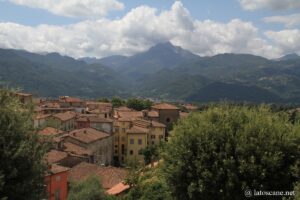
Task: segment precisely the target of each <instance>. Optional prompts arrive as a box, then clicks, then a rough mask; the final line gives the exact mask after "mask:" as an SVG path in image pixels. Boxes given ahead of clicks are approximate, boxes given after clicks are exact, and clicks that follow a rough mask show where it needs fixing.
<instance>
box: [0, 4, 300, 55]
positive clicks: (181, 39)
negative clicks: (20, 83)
mask: <svg viewBox="0 0 300 200" xmlns="http://www.w3.org/2000/svg"><path fill="white" fill-rule="evenodd" d="M166 41H171V42H172V43H173V44H175V45H178V46H182V47H183V48H185V49H189V50H191V51H192V52H194V53H196V54H199V55H202V56H204V55H215V54H219V53H252V54H256V55H261V56H266V57H272V58H274V57H278V56H279V55H281V54H282V50H281V49H280V48H278V47H277V46H273V45H271V44H269V42H268V41H266V40H264V39H262V38H261V37H260V35H259V31H258V29H257V28H256V27H255V26H254V25H253V24H252V23H250V22H244V21H242V20H239V19H234V20H231V21H230V22H228V23H219V22H215V21H211V20H205V21H200V20H196V19H194V18H192V16H191V15H190V13H189V11H188V10H187V9H186V8H185V7H184V6H183V5H182V3H181V2H178V1H177V2H175V3H174V4H173V6H172V7H171V9H170V10H165V11H162V12H159V11H158V10H157V9H155V8H152V7H148V6H140V7H137V8H135V9H133V10H131V11H130V12H128V13H127V14H126V15H125V16H124V17H122V18H120V19H115V20H109V19H105V18H101V19H99V20H86V21H82V22H79V23H76V24H71V25H67V26H50V25H39V26H36V27H30V26H24V25H20V24H15V23H0V47H2V48H3V47H4V48H17V49H25V50H28V51H33V52H45V51H47V52H59V53H61V54H64V55H70V56H74V57H77V58H78V57H84V56H95V57H104V56H108V55H116V54H121V55H132V54H135V53H137V52H141V51H144V50H146V49H148V48H149V47H151V46H153V45H155V44H157V43H160V42H166ZM298 43H299V42H298ZM279 46H280V45H279Z"/></svg>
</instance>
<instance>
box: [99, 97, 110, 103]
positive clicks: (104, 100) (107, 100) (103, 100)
mask: <svg viewBox="0 0 300 200" xmlns="http://www.w3.org/2000/svg"><path fill="white" fill-rule="evenodd" d="M98 102H104V103H109V102H110V101H109V99H108V98H106V97H103V98H101V99H98Z"/></svg>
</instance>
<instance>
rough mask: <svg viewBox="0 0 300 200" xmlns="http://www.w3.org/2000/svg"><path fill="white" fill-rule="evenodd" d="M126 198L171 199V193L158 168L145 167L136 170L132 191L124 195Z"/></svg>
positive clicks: (130, 199) (142, 199) (128, 199)
mask: <svg viewBox="0 0 300 200" xmlns="http://www.w3.org/2000/svg"><path fill="white" fill-rule="evenodd" d="M124 199H125V200H136V199H139V200H148V199H151V200H170V199H172V198H171V193H170V192H169V188H168V186H167V184H166V182H165V180H164V179H163V178H162V176H161V174H160V172H159V171H158V170H156V169H143V170H142V171H139V172H136V176H135V184H134V185H131V189H130V191H129V192H128V193H127V194H126V195H125V196H124Z"/></svg>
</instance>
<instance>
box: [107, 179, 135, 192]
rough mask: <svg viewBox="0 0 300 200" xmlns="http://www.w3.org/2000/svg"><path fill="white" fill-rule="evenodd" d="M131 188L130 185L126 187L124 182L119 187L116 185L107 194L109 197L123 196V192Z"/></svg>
mask: <svg viewBox="0 0 300 200" xmlns="http://www.w3.org/2000/svg"><path fill="white" fill-rule="evenodd" d="M129 188H130V186H129V185H125V184H124V183H123V182H120V183H118V184H117V185H114V186H113V187H112V188H110V189H109V190H107V191H106V193H107V194H109V195H118V194H121V193H122V192H124V191H126V190H127V189H129Z"/></svg>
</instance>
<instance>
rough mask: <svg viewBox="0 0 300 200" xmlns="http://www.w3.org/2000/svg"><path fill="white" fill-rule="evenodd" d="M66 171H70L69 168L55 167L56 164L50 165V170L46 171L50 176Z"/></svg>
mask: <svg viewBox="0 0 300 200" xmlns="http://www.w3.org/2000/svg"><path fill="white" fill-rule="evenodd" d="M68 170H70V168H68V167H63V166H60V165H57V164H52V165H51V166H50V169H48V171H49V172H50V173H51V174H58V173H61V172H65V171H68Z"/></svg>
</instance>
